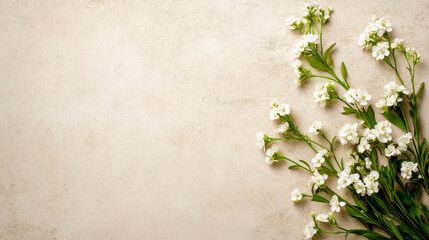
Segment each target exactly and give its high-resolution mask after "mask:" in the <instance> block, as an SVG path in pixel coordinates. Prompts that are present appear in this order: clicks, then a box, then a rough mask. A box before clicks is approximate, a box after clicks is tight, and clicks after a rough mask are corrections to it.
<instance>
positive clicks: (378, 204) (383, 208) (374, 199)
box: [368, 194, 390, 214]
mask: <svg viewBox="0 0 429 240" xmlns="http://www.w3.org/2000/svg"><path fill="white" fill-rule="evenodd" d="M368 200H369V201H370V202H371V204H372V205H373V206H374V207H375V209H376V210H377V211H379V212H383V213H385V214H390V210H389V207H388V206H387V205H386V204H385V203H384V202H383V200H381V199H380V198H379V197H378V196H377V195H375V194H373V195H371V196H369V197H368Z"/></svg>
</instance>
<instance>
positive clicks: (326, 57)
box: [325, 43, 336, 60]
mask: <svg viewBox="0 0 429 240" xmlns="http://www.w3.org/2000/svg"><path fill="white" fill-rule="evenodd" d="M335 44H336V43H334V44H332V45H331V46H330V47H329V48H328V49H326V52H325V60H327V59H328V57H329V56H330V54H331V51H332V49H333V48H334V47H335Z"/></svg>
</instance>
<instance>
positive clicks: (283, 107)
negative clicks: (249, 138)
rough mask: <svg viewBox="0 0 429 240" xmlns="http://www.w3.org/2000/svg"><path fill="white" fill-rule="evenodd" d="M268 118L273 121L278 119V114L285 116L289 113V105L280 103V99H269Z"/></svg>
mask: <svg viewBox="0 0 429 240" xmlns="http://www.w3.org/2000/svg"><path fill="white" fill-rule="evenodd" d="M270 105H271V111H270V120H271V121H274V120H277V119H279V118H280V117H279V116H285V115H289V114H290V105H289V104H285V103H280V101H278V100H276V99H274V100H273V101H271V104H270Z"/></svg>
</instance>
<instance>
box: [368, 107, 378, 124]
mask: <svg viewBox="0 0 429 240" xmlns="http://www.w3.org/2000/svg"><path fill="white" fill-rule="evenodd" d="M366 117H367V120H368V121H369V122H370V123H369V124H371V127H373V126H374V125H375V124H376V121H375V114H374V109H372V106H371V105H369V107H368V110H367V112H366Z"/></svg>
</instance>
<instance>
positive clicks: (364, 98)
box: [343, 88, 371, 106]
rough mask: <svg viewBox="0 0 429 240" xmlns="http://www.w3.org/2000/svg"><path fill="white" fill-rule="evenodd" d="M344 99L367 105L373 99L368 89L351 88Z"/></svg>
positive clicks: (352, 102) (348, 101)
mask: <svg viewBox="0 0 429 240" xmlns="http://www.w3.org/2000/svg"><path fill="white" fill-rule="evenodd" d="M343 99H344V100H345V101H346V102H347V103H351V104H359V105H361V106H366V105H367V104H368V101H369V100H371V95H369V93H368V91H366V90H362V89H353V88H350V89H349V90H347V92H346V93H345V94H344V96H343Z"/></svg>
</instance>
